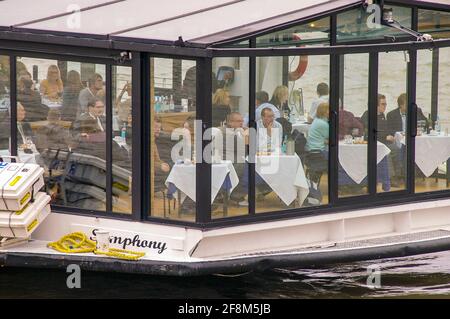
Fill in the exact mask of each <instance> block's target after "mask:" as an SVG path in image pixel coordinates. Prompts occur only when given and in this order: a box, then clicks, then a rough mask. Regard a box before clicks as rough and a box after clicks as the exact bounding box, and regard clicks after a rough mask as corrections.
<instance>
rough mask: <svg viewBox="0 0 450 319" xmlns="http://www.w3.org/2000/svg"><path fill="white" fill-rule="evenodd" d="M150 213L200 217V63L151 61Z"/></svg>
mask: <svg viewBox="0 0 450 319" xmlns="http://www.w3.org/2000/svg"><path fill="white" fill-rule="evenodd" d="M150 67H151V70H150V72H151V73H150V74H151V87H150V89H151V112H150V116H151V118H150V123H151V135H150V138H151V145H150V148H151V156H150V159H151V167H150V172H151V185H150V186H151V193H150V199H151V212H150V215H151V216H153V217H160V218H170V219H181V220H188V221H195V212H196V188H195V185H196V164H195V125H196V123H195V119H196V62H195V61H191V60H177V59H163V58H151V59H150Z"/></svg>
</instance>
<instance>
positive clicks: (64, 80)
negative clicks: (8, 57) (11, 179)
mask: <svg viewBox="0 0 450 319" xmlns="http://www.w3.org/2000/svg"><path fill="white" fill-rule="evenodd" d="M80 72H81V73H80ZM83 79H86V80H83ZM104 79H105V66H104V65H98V64H90V63H89V64H85V63H79V62H69V61H62V60H58V61H57V60H48V59H37V58H27V57H19V58H17V144H18V155H19V157H20V159H21V160H22V161H23V162H31V163H37V164H39V165H41V166H43V167H44V168H45V175H44V176H45V181H46V191H47V192H48V193H49V194H50V195H51V196H52V204H56V205H62V206H67V207H76V208H82V209H88V210H99V211H104V210H105V209H106V167H107V166H106V161H107V159H106V143H105V138H106V116H105V115H106V112H107V110H105V83H104ZM121 151H122V149H121ZM124 152H126V151H125V150H124Z"/></svg>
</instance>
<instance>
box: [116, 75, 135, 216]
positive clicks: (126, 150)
mask: <svg viewBox="0 0 450 319" xmlns="http://www.w3.org/2000/svg"><path fill="white" fill-rule="evenodd" d="M112 75H113V83H112V90H113V91H112V100H113V112H112V130H113V135H112V138H113V141H112V172H113V176H112V177H113V181H112V192H113V196H114V197H113V202H112V207H113V211H115V212H121V213H129V214H131V176H132V175H131V172H132V166H131V154H132V149H131V147H132V144H133V143H132V141H133V136H132V127H133V119H132V113H131V112H132V107H133V103H132V81H131V67H125V66H113V70H112Z"/></svg>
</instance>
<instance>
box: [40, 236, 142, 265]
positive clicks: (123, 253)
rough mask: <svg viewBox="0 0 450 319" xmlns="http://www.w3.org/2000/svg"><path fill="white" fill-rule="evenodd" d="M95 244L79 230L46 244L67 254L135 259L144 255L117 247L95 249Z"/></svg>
mask: <svg viewBox="0 0 450 319" xmlns="http://www.w3.org/2000/svg"><path fill="white" fill-rule="evenodd" d="M96 246H97V245H96V243H95V242H94V241H92V240H90V239H88V238H87V236H86V235H85V234H83V233H81V232H76V233H71V234H68V235H65V236H63V237H61V238H60V239H59V240H58V241H55V242H52V243H49V244H47V247H49V248H53V249H55V250H57V251H59V252H62V253H69V254H77V253H94V254H97V255H106V256H109V257H115V258H119V259H126V260H137V259H139V258H141V257H143V256H145V253H142V252H137V251H131V250H125V249H117V248H110V249H109V251H107V252H103V251H98V250H96Z"/></svg>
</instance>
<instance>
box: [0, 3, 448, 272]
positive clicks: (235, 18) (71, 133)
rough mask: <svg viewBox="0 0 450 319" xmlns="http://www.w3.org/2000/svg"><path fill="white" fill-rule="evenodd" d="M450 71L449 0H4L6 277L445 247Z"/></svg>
mask: <svg viewBox="0 0 450 319" xmlns="http://www.w3.org/2000/svg"><path fill="white" fill-rule="evenodd" d="M449 73H450V4H449V2H448V1H446V0H429V1H418V0H408V1H407V0H392V1H370V0H366V1H362V0H334V1H329V0H304V1H292V0H278V1H261V0H226V1H223V0H209V1H202V0H190V1H181V0H166V1H148V0H89V1H87V0H60V1H49V0H41V1H28V0H3V1H0V122H1V124H0V127H1V131H0V157H1V158H2V161H3V162H4V163H0V164H1V167H4V166H5V165H9V166H8V167H17V165H20V167H21V169H22V168H23V169H25V166H23V165H31V166H30V169H32V170H33V171H39V172H41V173H42V176H43V179H42V178H37V177H36V176H35V177H34V178H35V180H40V181H42V182H40V183H39V185H38V186H37V188H39V189H37V188H36V189H35V188H34V186H33V187H32V188H31V190H29V189H28V188H27V189H28V193H26V194H29V195H30V196H27V197H24V196H25V195H23V194H22V193H21V194H20V196H19V195H17V194H16V195H17V196H16V195H14V194H13V195H11V194H10V193H8V194H9V195H8V196H10V197H8V198H13V199H12V202H14V203H19V204H20V207H12V206H8V205H3V206H1V208H2V210H3V211H2V212H0V215H1V216H2V218H0V229H1V231H2V232H1V236H2V238H0V266H7V267H36V268H64V269H65V268H66V267H67V266H68V265H70V264H78V265H80V267H81V268H82V269H84V270H93V271H112V272H126V273H141V274H156V275H177V276H194V275H205V274H216V273H221V274H224V273H243V272H248V271H260V270H265V269H270V268H275V267H311V266H317V265H324V264H330V263H341V262H350V261H358V260H376V259H380V258H388V257H401V256H408V255H415V254H423V253H430V252H436V251H443V250H448V249H450V213H449V209H450V186H449V185H450V171H449V163H450V135H449V128H450V111H449V108H448V106H449V105H450V94H449V92H450V77H448V74H449ZM230 132H231V133H230ZM230 134H231V135H230ZM264 134H265V135H264ZM230 140H231V141H232V142H233V143H235V144H232V146H233V147H230V146H229V145H228V143H223V144H222V143H221V142H222V141H225V142H228V141H230ZM239 143H241V149H242V150H243V151H242V152H240V151H239V148H238V147H237V146H236V145H237V144H239ZM224 144H226V146H224ZM224 148H225V149H224ZM14 161H17V162H19V163H18V164H14V163H7V162H14ZM14 165H16V166H14ZM40 167H41V168H40ZM40 170H42V171H40ZM5 172H6V169H5ZM24 173H27V172H24ZM2 174H3V173H2ZM8 174H9V175H8V177H7V178H6V177H5V178H4V179H2V177H1V175H0V183H1V185H2V190H1V196H2V199H1V201H3V203H6V198H7V193H6V192H5V190H7V189H9V188H11V187H12V186H11V185H10V184H8V183H16V182H17V181H16V182H14V181H15V179H16V178H17V176H18V175H17V174H18V173H17V174H16V173H14V174H13V173H11V174H10V173H8ZM13 175H14V176H13ZM29 175H30V174H29ZM4 176H6V175H4ZM11 176H12V177H11ZM23 176H28V175H23ZM30 176H31V175H30ZM33 176H34V175H33ZM11 178H12V179H11ZM21 178H22V177H21ZM21 178H19V180H20V179H21ZM26 179H27V177H23V180H22V182H24V185H27V186H26V187H29V184H30V183H31V182H27V183H28V184H27V183H25V180H26ZM8 185H9V186H8ZM13 186H14V185H13ZM8 187H9V188H8ZM24 187H25V186H24ZM41 187H42V188H41ZM39 190H40V192H39ZM11 192H12V191H11ZM34 192H36V194H37V195H36V198H33V196H31V194H32V193H33V194H34ZM44 192H46V193H47V194H45V193H44ZM24 194H25V193H24ZM11 196H12V197H11ZM14 196H16V197H14ZM22 199H23V201H22ZM17 201H18V202H17ZM49 201H50V204H51V212H50V208H49V206H46V205H47V203H48V202H49ZM26 203H29V205H31V206H25V208H24V207H23V206H24V205H25V204H26ZM22 208H23V209H22ZM39 212H42V213H39ZM36 216H40V217H39V219H38V217H36ZM3 217H5V218H3ZM15 221H17V222H15ZM32 223H34V224H32ZM15 229H17V230H20V231H17V232H14V230H15ZM67 235H68V236H69V237H64V236H67ZM68 238H69V239H68ZM105 238H106V239H105ZM70 240H72V241H70ZM81 240H83V241H84V242H83V245H85V246H82V245H81V247H78V248H80V249H78V250H77V249H75V248H77V243H79V242H80V241H81ZM64 242H65V243H66V245H63V243H64ZM51 243H53V244H51ZM67 243H69V244H67ZM95 246H97V247H96V248H95ZM81 248H83V249H81ZM127 254H132V256H131V257H130V255H127ZM374 262H375V261H374Z"/></svg>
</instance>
